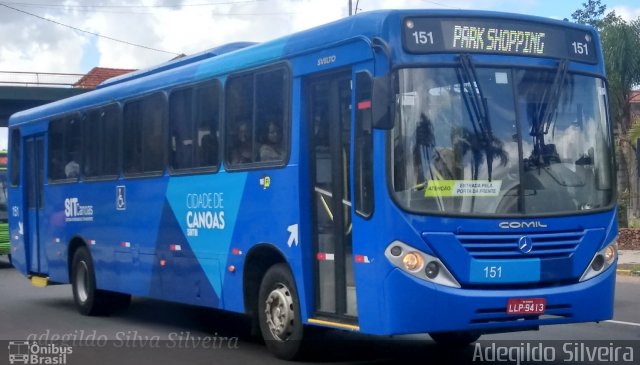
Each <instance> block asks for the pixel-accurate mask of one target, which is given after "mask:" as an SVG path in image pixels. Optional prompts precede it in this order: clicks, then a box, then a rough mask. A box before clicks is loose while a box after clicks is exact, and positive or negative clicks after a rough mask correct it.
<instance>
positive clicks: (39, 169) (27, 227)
mask: <svg viewBox="0 0 640 365" xmlns="http://www.w3.org/2000/svg"><path fill="white" fill-rule="evenodd" d="M22 161H23V163H24V164H25V166H24V172H25V179H24V189H25V198H26V209H25V210H24V211H26V215H25V222H24V240H25V250H26V256H27V267H28V271H29V272H30V273H35V274H43V273H46V272H47V270H48V268H47V258H46V254H45V247H44V243H43V242H41V239H40V226H41V225H42V224H44V223H45V222H44V221H43V219H44V218H43V215H42V206H43V204H42V202H43V199H42V189H43V184H44V136H42V135H40V136H35V137H34V136H29V137H27V138H25V139H24V158H23V159H22Z"/></svg>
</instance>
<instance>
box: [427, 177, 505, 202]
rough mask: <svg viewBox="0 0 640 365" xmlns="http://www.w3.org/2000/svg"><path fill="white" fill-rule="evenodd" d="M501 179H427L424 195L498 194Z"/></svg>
mask: <svg viewBox="0 0 640 365" xmlns="http://www.w3.org/2000/svg"><path fill="white" fill-rule="evenodd" d="M501 186H502V180H493V181H488V180H429V182H428V183H427V188H426V189H425V191H424V196H425V197H428V198H430V197H455V196H499V195H500V187H501Z"/></svg>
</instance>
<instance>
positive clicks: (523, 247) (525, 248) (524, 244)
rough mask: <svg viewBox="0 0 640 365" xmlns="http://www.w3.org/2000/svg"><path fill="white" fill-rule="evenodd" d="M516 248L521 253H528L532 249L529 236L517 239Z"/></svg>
mask: <svg viewBox="0 0 640 365" xmlns="http://www.w3.org/2000/svg"><path fill="white" fill-rule="evenodd" d="M518 249H519V250H520V252H522V253H529V252H531V250H533V241H532V240H531V237H529V236H522V237H520V241H518Z"/></svg>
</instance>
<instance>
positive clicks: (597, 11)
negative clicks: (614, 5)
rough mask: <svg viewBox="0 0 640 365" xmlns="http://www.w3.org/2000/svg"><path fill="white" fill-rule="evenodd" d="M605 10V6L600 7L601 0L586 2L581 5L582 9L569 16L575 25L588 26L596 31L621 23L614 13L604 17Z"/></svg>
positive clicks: (620, 19)
mask: <svg viewBox="0 0 640 365" xmlns="http://www.w3.org/2000/svg"><path fill="white" fill-rule="evenodd" d="M606 10H607V6H606V5H602V3H601V0H588V1H587V2H586V3H582V9H578V10H576V11H574V12H573V14H571V18H572V19H573V20H575V22H576V23H579V24H588V25H591V26H592V27H594V28H596V29H598V30H600V29H602V28H604V27H605V26H607V25H610V24H615V23H618V22H620V21H622V18H621V17H619V16H617V15H616V12H615V11H611V12H610V13H608V14H607V15H604V14H605V11H606ZM603 15H604V18H603Z"/></svg>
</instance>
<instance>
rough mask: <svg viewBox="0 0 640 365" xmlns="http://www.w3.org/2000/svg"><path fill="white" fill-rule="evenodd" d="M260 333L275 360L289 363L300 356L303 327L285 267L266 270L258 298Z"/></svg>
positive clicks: (294, 291)
mask: <svg viewBox="0 0 640 365" xmlns="http://www.w3.org/2000/svg"><path fill="white" fill-rule="evenodd" d="M258 318H259V322H260V332H261V333H262V338H263V339H264V342H265V344H266V345H267V348H268V349H269V351H271V353H273V354H274V355H275V356H276V357H278V358H280V359H284V360H292V359H294V358H296V357H299V356H300V355H301V352H302V351H301V349H302V337H303V326H302V320H301V318H300V305H299V301H298V292H297V290H296V286H295V282H294V280H293V275H292V274H291V271H290V270H289V268H288V267H287V266H286V265H285V264H276V265H274V266H272V267H271V268H269V270H267V272H266V274H265V275H264V278H263V279H262V283H261V284H260V289H259V294H258Z"/></svg>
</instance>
